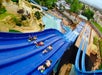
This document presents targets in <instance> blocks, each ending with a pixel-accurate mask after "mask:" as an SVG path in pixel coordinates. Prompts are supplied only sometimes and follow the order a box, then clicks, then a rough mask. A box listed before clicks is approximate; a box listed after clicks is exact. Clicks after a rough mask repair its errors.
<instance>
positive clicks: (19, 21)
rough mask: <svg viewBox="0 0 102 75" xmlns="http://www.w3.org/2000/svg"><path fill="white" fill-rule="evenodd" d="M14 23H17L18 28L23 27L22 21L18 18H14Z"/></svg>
mask: <svg viewBox="0 0 102 75" xmlns="http://www.w3.org/2000/svg"><path fill="white" fill-rule="evenodd" d="M13 21H14V22H15V23H16V25H17V26H21V25H22V24H21V20H19V19H18V18H16V17H13Z"/></svg>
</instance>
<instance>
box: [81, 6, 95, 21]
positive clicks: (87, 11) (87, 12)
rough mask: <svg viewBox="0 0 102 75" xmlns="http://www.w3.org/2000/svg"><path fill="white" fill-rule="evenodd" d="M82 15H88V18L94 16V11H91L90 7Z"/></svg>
mask: <svg viewBox="0 0 102 75" xmlns="http://www.w3.org/2000/svg"><path fill="white" fill-rule="evenodd" d="M82 15H84V16H86V17H87V18H88V20H90V19H92V18H93V15H94V12H93V11H91V10H90V9H89V8H87V9H85V10H84V12H83V13H82Z"/></svg>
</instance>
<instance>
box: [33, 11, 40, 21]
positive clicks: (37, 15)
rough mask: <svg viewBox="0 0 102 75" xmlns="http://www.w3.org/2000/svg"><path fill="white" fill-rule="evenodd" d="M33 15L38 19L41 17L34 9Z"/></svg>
mask: <svg viewBox="0 0 102 75" xmlns="http://www.w3.org/2000/svg"><path fill="white" fill-rule="evenodd" d="M34 15H35V17H36V18H37V19H38V20H39V19H40V18H41V14H40V12H39V11H36V12H35V14H34Z"/></svg>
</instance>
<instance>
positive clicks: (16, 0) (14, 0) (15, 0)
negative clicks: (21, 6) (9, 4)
mask: <svg viewBox="0 0 102 75" xmlns="http://www.w3.org/2000/svg"><path fill="white" fill-rule="evenodd" d="M11 1H13V2H16V3H18V1H19V0H11Z"/></svg>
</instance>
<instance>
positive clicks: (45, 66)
mask: <svg viewBox="0 0 102 75" xmlns="http://www.w3.org/2000/svg"><path fill="white" fill-rule="evenodd" d="M51 63H52V60H46V62H45V64H43V65H41V66H39V67H38V70H39V71H40V72H44V71H45V70H46V69H47V68H49V67H50V66H51Z"/></svg>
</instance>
